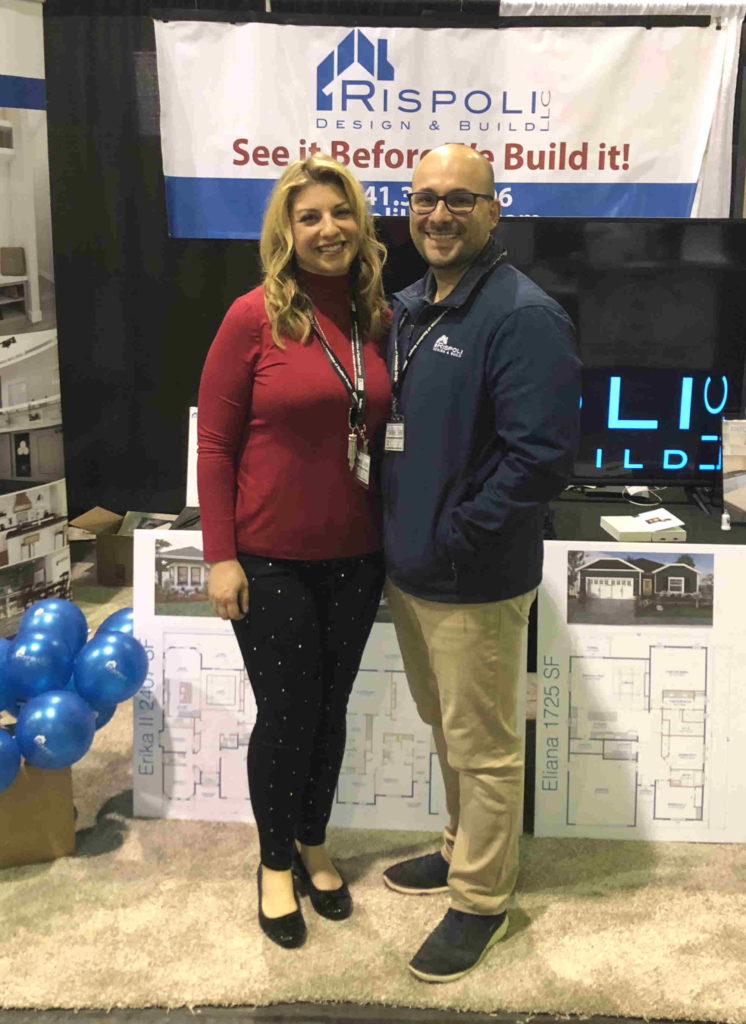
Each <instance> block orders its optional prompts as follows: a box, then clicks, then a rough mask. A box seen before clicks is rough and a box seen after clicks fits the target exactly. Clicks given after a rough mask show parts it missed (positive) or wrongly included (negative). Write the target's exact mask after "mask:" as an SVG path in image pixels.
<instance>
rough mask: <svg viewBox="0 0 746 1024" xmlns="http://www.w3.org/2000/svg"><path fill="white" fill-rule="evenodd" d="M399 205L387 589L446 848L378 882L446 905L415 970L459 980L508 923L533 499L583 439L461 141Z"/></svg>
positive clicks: (564, 372) (564, 470) (545, 310)
mask: <svg viewBox="0 0 746 1024" xmlns="http://www.w3.org/2000/svg"><path fill="white" fill-rule="evenodd" d="M409 201H410V208H411V216H410V231H411V235H412V239H413V241H414V244H415V245H416V247H417V249H418V250H419V252H420V253H421V255H422V256H423V257H424V258H425V260H426V261H427V263H428V264H429V266H430V269H429V271H428V273H427V274H426V276H425V277H424V278H423V279H422V280H420V281H418V282H416V283H415V284H414V285H412V286H411V287H409V288H407V289H405V290H404V291H403V292H400V293H399V294H398V295H397V296H396V297H395V298H396V302H395V306H394V312H393V328H392V339H391V347H390V354H389V355H390V360H389V365H390V370H391V375H392V381H393V389H394V399H393V408H392V415H391V420H390V423H389V424H388V426H387V436H386V452H387V454H386V456H385V458H384V467H383V488H384V508H385V517H386V519H385V546H386V556H387V563H388V572H389V581H388V584H387V595H388V600H389V605H390V608H391V612H392V615H393V619H394V624H395V626H396V631H397V636H398V639H399V645H400V648H401V652H402V658H403V661H404V668H405V670H406V673H407V678H408V680H409V685H410V688H411V690H412V695H413V697H414V700H415V703H416V705H417V709H418V711H419V713H420V715H421V717H422V718H423V720H424V721H425V722H427V723H428V724H429V725H431V726H432V730H433V738H434V741H435V747H436V750H437V752H438V757H439V760H440V766H441V769H442V772H443V779H444V783H445V793H446V804H447V810H448V814H449V822H448V825H447V826H446V828H445V837H444V843H443V848H442V851H441V852H438V853H432V854H428V855H426V856H424V857H417V858H415V859H413V860H408V861H404V862H402V863H400V864H395V865H393V866H392V867H390V868H388V869H387V870H386V872H385V874H384V880H385V882H386V884H387V885H388V886H389V887H390V888H391V889H394V890H395V891H397V892H401V893H417V894H422V893H438V892H450V898H451V908H450V909H449V910H448V912H447V914H446V915H445V917H444V918H443V920H442V921H441V922H440V924H439V925H438V926H437V927H436V928H435V930H434V931H433V932H432V933H431V934H430V936H429V937H428V938H427V939H426V941H425V942H424V944H423V945H422V946H421V948H420V949H419V951H418V952H417V953H416V955H415V956H414V958H413V960H412V961H411V963H410V965H409V966H410V970H411V971H412V973H413V974H414V975H415V976H416V977H418V978H421V979H423V980H426V981H452V980H454V979H456V978H459V977H461V976H462V975H463V974H465V973H466V972H467V971H469V970H471V969H472V968H473V967H475V966H476V965H477V964H478V963H479V961H480V960H481V959H482V957H483V956H484V954H485V953H486V952H487V950H488V949H489V948H490V947H491V946H492V945H493V944H494V943H495V942H496V941H497V940H498V939H500V938H501V937H502V936H503V935H504V934H505V932H506V931H507V927H508V918H507V914H506V910H505V908H506V905H507V902H508V898H509V896H510V894H511V892H512V890H513V887H514V885H515V881H516V875H517V871H518V834H519V828H520V821H521V808H522V795H523V749H522V742H521V737H520V730H519V725H518V722H517V720H516V705H517V703H518V695H519V692H520V688H521V686H522V685H523V682H524V678H525V666H526V634H527V622H528V613H529V609H530V607H531V604H532V602H533V600H534V596H535V593H536V588H537V586H538V584H539V581H540V578H541V566H542V524H543V518H544V506H545V503H546V502H547V501H549V500H550V499H551V498H553V497H555V495H557V494H558V493H559V491H561V490H562V488H563V486H564V485H565V483H566V481H567V478H568V475H569V472H570V468H571V463H572V455H573V451H574V448H575V444H576V438H577V431H578V406H579V394H580V382H579V377H580V364H579V361H578V359H577V357H576V355H575V347H574V336H573V329H572V325H571V323H570V320H569V319H568V317H567V316H566V314H565V313H564V312H563V310H562V309H561V308H560V306H558V305H557V303H556V302H554V300H553V299H550V298H549V296H548V295H546V294H545V293H544V292H543V291H542V290H541V289H540V288H538V287H537V286H536V285H535V284H533V282H531V281H530V280H529V279H528V278H527V277H525V276H524V275H523V274H521V273H519V272H518V271H517V270H515V269H514V268H513V267H511V266H510V265H509V264H508V263H506V262H505V260H504V253H503V252H502V251H501V249H500V247H499V246H498V245H497V243H496V242H495V240H494V239H493V238H492V236H491V231H492V229H493V228H494V227H495V226H496V225H497V222H498V218H499V214H500V208H499V204H498V202H497V201H496V199H495V187H494V178H493V174H492V167H491V165H490V164H489V163H488V161H487V160H485V159H484V158H483V157H482V156H481V155H480V154H478V153H477V152H475V151H474V150H473V149H471V148H469V147H467V146H462V145H447V146H441V147H440V148H438V149H435V150H432V151H431V152H430V153H429V154H427V155H426V156H425V157H423V159H422V160H421V161H420V163H419V165H418V166H417V169H416V171H415V175H414V180H413V184H412V193H411V195H410V197H409Z"/></svg>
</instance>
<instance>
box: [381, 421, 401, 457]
mask: <svg viewBox="0 0 746 1024" xmlns="http://www.w3.org/2000/svg"><path fill="white" fill-rule="evenodd" d="M383 448H384V451H387V452H403V451H404V418H403V417H402V416H392V417H391V419H390V420H389V421H388V423H387V424H386V437H385V439H384V443H383Z"/></svg>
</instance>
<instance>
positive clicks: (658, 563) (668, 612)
mask: <svg viewBox="0 0 746 1024" xmlns="http://www.w3.org/2000/svg"><path fill="white" fill-rule="evenodd" d="M713 593H714V572H713V558H712V555H702V554H692V553H690V552H686V553H678V552H676V553H671V552H668V551H666V552H662V553H659V552H654V553H653V554H652V557H647V556H645V557H643V556H640V554H639V553H625V552H622V553H619V552H613V553H612V552H605V551H590V552H585V551H570V552H569V553H568V563H567V621H568V623H599V624H615V625H637V626H640V625H644V624H646V623H649V624H653V623H655V624H656V625H666V624H670V625H677V626H682V625H700V626H711V625H712V613H713Z"/></svg>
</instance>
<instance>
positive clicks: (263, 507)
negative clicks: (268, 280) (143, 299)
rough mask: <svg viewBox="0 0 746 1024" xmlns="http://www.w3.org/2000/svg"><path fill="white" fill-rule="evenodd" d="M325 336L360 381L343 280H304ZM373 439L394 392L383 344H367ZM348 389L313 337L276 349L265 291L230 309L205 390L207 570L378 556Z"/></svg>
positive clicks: (375, 501) (373, 510) (374, 498)
mask: <svg viewBox="0 0 746 1024" xmlns="http://www.w3.org/2000/svg"><path fill="white" fill-rule="evenodd" d="M301 281H302V284H303V287H304V289H305V290H306V291H307V293H308V295H309V296H310V297H311V300H312V302H313V304H314V308H315V310H316V316H317V318H318V321H319V323H320V325H321V328H322V330H323V332H324V335H325V337H326V339H327V341H328V343H329V345H330V347H331V349H332V350H333V352H334V353H335V354H336V356H337V358H338V359H339V360H340V362H341V363H342V365H343V366H344V367H345V369H346V370H347V372H348V374H349V375H350V377H352V376H353V367H352V348H351V345H350V306H349V298H348V283H349V282H348V278H347V276H345V277H324V276H320V275H317V274H308V273H305V272H303V273H302V274H301ZM363 353H364V360H365V384H366V395H367V402H366V414H365V420H366V426H367V428H368V436H369V437H370V436H375V435H376V434H377V433H378V432H379V431H381V430H382V429H383V426H384V423H385V420H386V418H387V416H388V412H389V402H390V386H389V380H388V374H387V371H386V364H385V361H384V358H383V355H382V345H377V344H375V343H373V342H371V341H369V340H365V342H364V347H363ZM349 406H350V401H349V395H348V393H347V390H346V389H345V387H344V386H343V384H342V382H341V380H340V379H339V377H338V376H337V374H336V373H335V372H334V370H333V369H332V367H331V364H330V363H329V360H328V358H327V356H326V354H325V352H324V350H323V348H322V347H321V345H320V343H319V341H318V339H317V338H316V337H314V336H312V340H311V342H310V344H300V343H299V342H296V341H291V340H290V339H286V342H285V348H284V349H281V348H278V347H277V346H276V345H275V344H274V343H273V341H272V334H271V330H270V325H269V321H268V319H267V314H266V311H265V308H264V291H263V289H262V288H255V289H254V290H253V291H251V292H249V293H248V294H247V295H242V296H241V297H240V298H239V299H236V301H235V302H234V303H233V305H232V306H231V307H230V309H229V310H228V312H227V313H226V316H225V319H224V320H223V323H222V325H221V327H220V329H219V331H218V333H217V335H216V336H215V340H214V341H213V343H212V345H211V347H210V351H209V353H208V355H207V359H206V361H205V366H204V369H203V371H202V380H201V383H200V390H199V415H198V459H197V478H198V484H199V498H200V509H201V516H202V536H203V541H204V555H205V561H208V562H217V561H221V560H222V559H226V558H235V556H236V554H237V552H243V553H246V554H254V555H268V556H270V557H271V556H275V557H276V558H294V559H306V558H308V559H322V558H344V557H347V556H351V555H361V554H365V553H366V552H369V551H376V550H378V549H379V548H380V547H381V529H380V500H379V496H378V494H377V493H376V492H375V491H374V490H373V489H371V490H370V491H368V490H366V489H365V488H364V487H362V486H361V485H360V484H359V483H358V482H357V481H356V480H355V479H354V477H353V474H352V473H351V472H350V469H349V468H348V464H347V434H348V428H347V413H348V410H349Z"/></svg>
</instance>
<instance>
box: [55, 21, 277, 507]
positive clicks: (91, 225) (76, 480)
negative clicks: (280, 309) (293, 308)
mask: <svg viewBox="0 0 746 1024" xmlns="http://www.w3.org/2000/svg"><path fill="white" fill-rule="evenodd" d="M45 43H46V61H47V88H48V104H49V106H48V116H49V150H50V175H51V191H52V214H53V216H52V224H53V232H54V246H55V288H56V294H57V318H58V328H59V353H60V372H61V382H62V400H63V425H64V438H65V462H66V475H67V484H68V500H69V506H70V515H71V516H72V515H75V514H76V513H78V512H81V511H84V510H86V509H88V508H91V507H92V506H94V505H103V506H104V507H106V508H109V509H112V510H113V511H116V512H125V511H126V510H128V509H139V510H145V511H157V512H178V511H180V510H181V508H182V507H183V506H184V504H185V485H186V454H187V423H188V409H189V405H190V404H194V402H195V401H196V395H197V386H198V382H199V373H200V369H201V365H202V361H203V359H204V356H205V352H206V349H207V347H208V345H209V343H210V341H211V339H212V336H213V335H214V333H215V330H216V329H217V327H218V325H219V323H220V320H221V318H222V315H223V313H224V312H225V309H226V308H227V306H228V305H229V304H230V302H231V301H232V300H233V299H234V298H235V297H236V296H237V295H240V294H241V293H242V292H244V291H247V290H248V289H249V288H251V287H252V286H253V285H254V284H256V283H257V282H258V280H259V272H258V254H257V245H256V243H254V242H237V241H223V240H176V239H170V238H169V237H168V232H167V226H166V211H165V199H164V188H163V173H162V164H161V153H160V136H159V130H158V116H159V115H158V102H157V85H156V79H155V40H154V32H153V23H152V21H151V19H149V18H147V17H144V16H111V15H109V16H99V15H94V16H82V15H81V16H69V15H68V16H55V15H54V14H53V13H51V12H48V13H47V14H46V16H45Z"/></svg>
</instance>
